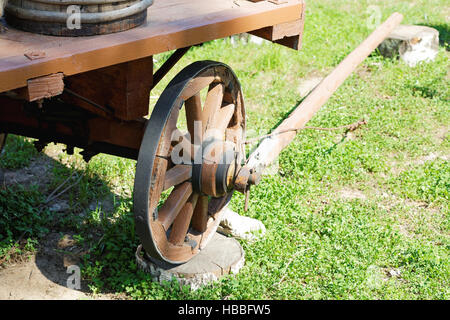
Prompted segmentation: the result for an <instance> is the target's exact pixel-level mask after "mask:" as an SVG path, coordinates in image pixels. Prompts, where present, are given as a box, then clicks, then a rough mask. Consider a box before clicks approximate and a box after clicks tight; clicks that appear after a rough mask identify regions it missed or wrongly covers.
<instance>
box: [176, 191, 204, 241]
mask: <svg viewBox="0 0 450 320" xmlns="http://www.w3.org/2000/svg"><path fill="white" fill-rule="evenodd" d="M197 199H198V194H197V193H194V194H192V195H191V197H190V198H189V200H188V201H187V202H186V204H185V205H184V206H183V208H182V209H181V211H180V213H179V214H178V216H177V217H176V219H175V220H174V222H173V225H172V231H171V232H170V236H169V241H170V242H171V243H173V244H175V245H182V244H183V243H184V239H185V237H186V234H187V232H188V230H189V225H190V223H191V218H192V214H193V213H194V208H195V207H196V204H197Z"/></svg>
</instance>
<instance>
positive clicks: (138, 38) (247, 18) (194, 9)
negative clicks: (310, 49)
mask: <svg viewBox="0 0 450 320" xmlns="http://www.w3.org/2000/svg"><path fill="white" fill-rule="evenodd" d="M281 2H283V3H281V4H277V3H272V2H269V1H261V2H250V1H247V0H156V1H155V3H154V5H153V6H151V7H150V8H149V9H148V18H147V22H146V23H145V24H144V25H142V26H140V27H137V28H135V29H132V30H129V31H125V32H120V33H114V34H109V35H101V36H92V37H77V38H75V37H73V38H63V37H51V36H43V35H37V34H32V33H28V32H22V31H18V30H15V29H12V28H10V29H9V30H8V31H7V32H6V33H3V34H0V92H5V91H9V90H13V89H17V88H21V87H25V86H27V80H30V79H33V78H37V77H42V76H45V75H50V74H55V73H63V74H64V76H70V75H75V74H79V73H84V72H86V71H90V70H96V69H99V68H103V67H107V66H112V65H116V64H119V63H123V62H127V61H133V60H137V59H140V58H144V57H149V56H152V55H154V54H158V53H161V52H166V51H169V50H174V49H178V48H183V47H188V46H192V45H195V44H200V43H203V42H206V41H210V40H214V39H220V38H224V37H227V36H231V35H234V34H238V33H243V32H252V33H254V34H256V35H259V36H261V37H263V38H266V39H268V40H272V41H277V42H279V43H282V44H285V45H287V46H290V47H292V48H295V49H299V46H300V43H301V41H300V40H301V39H300V36H301V33H302V29H303V19H304V2H303V0H286V1H281ZM27 56H28V57H27Z"/></svg>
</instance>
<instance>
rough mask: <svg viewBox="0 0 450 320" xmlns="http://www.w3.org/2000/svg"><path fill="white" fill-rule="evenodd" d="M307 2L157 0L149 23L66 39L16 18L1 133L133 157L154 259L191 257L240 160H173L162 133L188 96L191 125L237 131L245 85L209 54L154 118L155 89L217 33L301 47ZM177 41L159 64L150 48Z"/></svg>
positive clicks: (7, 54) (168, 94) (0, 56)
mask: <svg viewBox="0 0 450 320" xmlns="http://www.w3.org/2000/svg"><path fill="white" fill-rule="evenodd" d="M304 12H305V4H304V2H303V0H286V1H276V0H274V1H271V2H269V1H257V0H253V1H246V0H239V1H233V0H195V1H192V0H164V1H162V0H159V1H155V4H154V5H153V6H151V7H150V8H149V9H148V18H147V22H146V23H145V24H144V25H142V26H140V27H137V28H134V29H131V30H128V31H124V32H120V33H114V34H109V35H101V36H92V37H73V38H70V37H65V38H64V37H50V36H43V35H37V34H31V33H27V32H22V31H19V30H15V29H13V28H9V30H8V31H7V32H6V33H3V34H0V139H2V140H3V139H4V138H3V137H4V135H1V134H3V133H4V134H6V133H12V134H18V135H22V136H27V137H32V138H35V139H37V141H35V146H36V147H37V149H38V150H41V149H42V148H44V147H45V146H46V145H47V144H48V143H50V142H56V143H64V144H66V145H67V152H68V153H69V154H70V153H73V149H74V147H79V148H82V149H83V151H82V152H81V154H82V155H83V157H84V159H85V160H86V161H89V159H90V158H92V156H94V155H96V154H98V153H107V154H112V155H116V156H121V157H126V158H131V159H135V160H138V162H137V168H136V181H135V192H134V205H135V208H134V210H135V216H136V228H137V231H138V234H139V236H140V238H141V240H142V243H143V246H144V248H145V250H146V251H147V253H148V254H149V256H150V257H153V258H155V259H158V260H163V261H165V262H169V263H181V262H185V261H187V260H189V259H190V258H192V257H193V256H194V255H195V254H197V253H198V252H199V250H201V249H202V248H203V247H204V246H205V245H206V243H207V242H208V239H209V238H210V236H211V235H212V234H213V233H214V232H215V230H216V228H217V226H218V223H219V220H220V217H219V215H220V212H221V209H222V208H223V207H224V206H225V205H226V204H227V202H228V200H229V199H230V197H231V193H232V190H231V188H229V184H230V181H229V180H230V172H231V173H232V174H233V175H234V174H235V173H236V168H235V165H234V164H233V167H232V168H231V167H230V163H228V164H227V165H226V166H225V167H224V166H220V165H219V166H217V165H214V166H208V165H207V164H205V163H204V164H203V165H199V166H195V165H194V166H183V165H174V164H172V163H170V162H168V160H167V157H168V156H169V152H170V150H171V148H172V147H173V146H171V145H170V142H167V141H168V140H167V139H169V138H168V137H169V135H170V134H171V132H172V131H173V130H174V129H176V121H177V120H176V118H177V117H178V110H179V109H180V108H181V107H182V106H183V105H185V108H186V109H187V112H186V117H187V118H188V119H187V120H188V127H189V132H190V133H191V134H192V135H193V134H194V133H193V129H192V123H194V121H203V124H204V125H205V127H206V126H214V127H215V128H216V129H217V128H220V130H222V132H223V133H226V134H227V136H228V137H231V138H229V139H231V140H232V141H234V142H238V141H240V140H242V138H243V135H244V131H245V108H244V101H243V95H242V91H241V88H240V84H239V81H238V79H237V77H236V76H235V74H234V73H233V72H232V70H231V69H230V68H229V67H228V66H226V65H223V64H221V63H218V62H213V61H203V62H197V63H194V64H192V65H191V66H189V67H187V68H186V69H185V70H183V71H182V72H181V73H180V74H178V75H177V76H176V77H175V79H173V80H172V81H171V83H170V84H169V86H168V87H167V88H166V90H164V93H163V94H162V95H161V97H160V99H159V101H158V103H157V105H156V106H155V109H154V111H153V114H152V116H151V117H150V120H147V119H146V118H145V117H146V116H147V115H148V113H149V95H150V92H151V90H152V89H153V88H154V87H155V85H156V84H157V83H158V82H159V81H160V80H161V79H162V78H163V77H164V76H165V75H167V73H168V72H169V71H170V70H171V69H172V68H173V66H174V65H175V64H176V63H177V62H178V61H179V60H180V58H181V57H182V56H183V55H184V54H185V53H186V52H187V51H188V50H189V48H190V47H192V46H195V45H200V44H202V43H205V42H207V41H211V40H214V39H220V38H224V37H228V36H232V35H235V34H239V33H245V32H247V33H251V34H253V35H256V36H259V37H262V38H264V39H267V40H270V41H273V42H275V43H279V44H281V45H284V46H287V47H290V48H292V49H295V50H299V49H300V46H301V37H302V33H303V25H304ZM170 50H176V51H175V52H174V53H173V54H172V55H171V56H170V58H169V59H168V60H167V61H166V62H165V63H164V64H163V65H162V66H161V67H160V68H159V69H158V70H157V71H156V72H153V71H154V70H153V55H155V54H158V53H162V52H167V51H170ZM204 88H208V96H207V101H205V102H204V104H205V106H204V107H203V109H202V106H201V102H200V99H199V91H200V90H202V89H204ZM174 119H175V120H174ZM171 121H172V122H171ZM169 128H170V130H171V131H170V132H169V131H167V130H169ZM0 143H2V141H0ZM163 154H165V155H163ZM240 154H242V153H240ZM165 157H166V158H165ZM235 160H236V159H235ZM241 160H242V159H239V161H241ZM236 161H237V160H236ZM248 178H249V175H247V179H248ZM171 187H174V189H173V191H172V192H171V194H170V196H169V198H168V199H167V201H166V202H165V203H164V204H163V205H162V206H160V207H159V209H158V201H159V198H160V195H161V192H162V191H163V190H166V189H168V188H171Z"/></svg>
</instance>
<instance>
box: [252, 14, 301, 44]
mask: <svg viewBox="0 0 450 320" xmlns="http://www.w3.org/2000/svg"><path fill="white" fill-rule="evenodd" d="M302 28H303V20H302V19H297V20H295V21H291V22H286V23H281V24H277V25H275V26H270V27H265V28H262V29H258V30H255V31H251V32H249V33H251V34H253V35H255V36H258V37H261V38H264V39H266V40H270V41H275V40H280V39H283V38H284V37H292V36H297V35H299V34H300V33H301V30H302Z"/></svg>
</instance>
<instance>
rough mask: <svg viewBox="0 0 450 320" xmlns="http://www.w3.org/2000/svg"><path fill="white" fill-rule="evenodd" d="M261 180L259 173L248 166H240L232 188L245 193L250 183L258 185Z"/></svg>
mask: <svg viewBox="0 0 450 320" xmlns="http://www.w3.org/2000/svg"><path fill="white" fill-rule="evenodd" d="M260 181H261V174H260V173H258V172H256V171H254V170H252V169H250V168H248V167H245V166H244V167H242V168H241V169H240V170H239V172H238V174H237V176H236V179H235V180H234V188H235V190H236V191H239V192H241V193H245V192H246V190H247V189H248V188H249V187H250V186H252V185H255V186H256V185H258V184H259V183H260Z"/></svg>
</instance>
